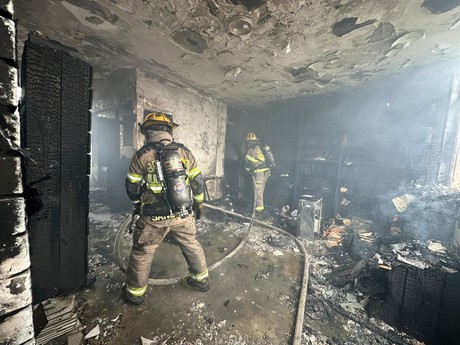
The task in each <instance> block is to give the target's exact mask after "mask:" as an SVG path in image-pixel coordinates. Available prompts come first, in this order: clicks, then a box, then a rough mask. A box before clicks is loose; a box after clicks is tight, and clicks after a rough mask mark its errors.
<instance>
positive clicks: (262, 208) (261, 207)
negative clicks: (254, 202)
mask: <svg viewBox="0 0 460 345" xmlns="http://www.w3.org/2000/svg"><path fill="white" fill-rule="evenodd" d="M263 210H264V207H263V206H256V211H263Z"/></svg>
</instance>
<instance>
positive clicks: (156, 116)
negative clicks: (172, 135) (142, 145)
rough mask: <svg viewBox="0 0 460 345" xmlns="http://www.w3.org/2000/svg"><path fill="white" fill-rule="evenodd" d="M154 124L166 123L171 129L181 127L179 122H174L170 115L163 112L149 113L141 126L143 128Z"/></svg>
mask: <svg viewBox="0 0 460 345" xmlns="http://www.w3.org/2000/svg"><path fill="white" fill-rule="evenodd" d="M154 125H166V126H168V127H169V128H171V129H175V128H177V127H179V125H178V124H177V123H174V122H172V121H171V119H170V118H169V116H168V115H167V114H164V113H162V112H153V113H149V114H147V116H146V117H145V120H144V123H143V124H142V126H141V129H142V130H145V129H147V128H148V127H150V126H154Z"/></svg>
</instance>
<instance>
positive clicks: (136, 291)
mask: <svg viewBox="0 0 460 345" xmlns="http://www.w3.org/2000/svg"><path fill="white" fill-rule="evenodd" d="M126 291H128V292H129V293H130V294H131V295H133V296H136V297H140V296H142V295H144V294H145V292H146V291H147V286H144V287H141V288H134V287H131V286H129V285H126Z"/></svg>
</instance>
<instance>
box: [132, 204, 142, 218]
mask: <svg viewBox="0 0 460 345" xmlns="http://www.w3.org/2000/svg"><path fill="white" fill-rule="evenodd" d="M133 207H134V209H133V215H136V214H140V213H141V202H140V201H136V202H133Z"/></svg>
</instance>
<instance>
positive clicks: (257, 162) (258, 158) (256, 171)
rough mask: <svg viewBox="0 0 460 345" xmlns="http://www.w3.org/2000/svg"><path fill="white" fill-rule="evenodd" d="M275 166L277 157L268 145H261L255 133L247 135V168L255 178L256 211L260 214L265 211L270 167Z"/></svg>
mask: <svg viewBox="0 0 460 345" xmlns="http://www.w3.org/2000/svg"><path fill="white" fill-rule="evenodd" d="M274 166H275V159H274V157H273V154H272V152H271V150H270V147H268V145H264V146H261V145H260V144H259V140H258V139H257V136H256V135H255V133H252V132H250V133H248V134H247V136H246V157H245V166H244V167H245V169H246V171H248V172H250V173H251V174H252V175H253V176H254V179H255V183H256V184H255V186H254V188H255V200H254V202H255V204H256V212H257V213H258V214H259V215H260V214H263V212H264V190H265V184H266V183H267V179H268V177H269V176H270V174H271V173H270V168H271V167H274Z"/></svg>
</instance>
